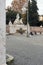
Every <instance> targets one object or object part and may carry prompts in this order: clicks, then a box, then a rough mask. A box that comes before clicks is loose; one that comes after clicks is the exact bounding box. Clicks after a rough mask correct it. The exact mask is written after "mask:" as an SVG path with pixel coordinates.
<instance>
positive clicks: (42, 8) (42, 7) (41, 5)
mask: <svg viewBox="0 0 43 65" xmlns="http://www.w3.org/2000/svg"><path fill="white" fill-rule="evenodd" d="M11 2H12V0H6V7H7V6H8V5H11ZM37 5H38V9H39V11H38V12H39V14H40V15H43V0H37Z"/></svg>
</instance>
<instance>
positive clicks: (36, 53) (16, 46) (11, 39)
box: [6, 35, 43, 65]
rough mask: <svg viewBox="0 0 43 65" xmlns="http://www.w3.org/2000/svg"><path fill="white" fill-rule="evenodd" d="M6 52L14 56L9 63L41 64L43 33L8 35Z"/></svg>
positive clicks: (42, 60) (42, 63) (42, 61)
mask: <svg viewBox="0 0 43 65" xmlns="http://www.w3.org/2000/svg"><path fill="white" fill-rule="evenodd" d="M6 52H7V54H10V55H12V56H13V57H14V62H13V63H12V64H10V65H43V35H33V36H31V37H29V38H27V37H26V36H23V35H20V36H19V35H8V36H6Z"/></svg>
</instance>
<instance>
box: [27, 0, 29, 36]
mask: <svg viewBox="0 0 43 65" xmlns="http://www.w3.org/2000/svg"><path fill="white" fill-rule="evenodd" d="M29 6H30V0H29V1H27V37H29V33H30V26H29Z"/></svg>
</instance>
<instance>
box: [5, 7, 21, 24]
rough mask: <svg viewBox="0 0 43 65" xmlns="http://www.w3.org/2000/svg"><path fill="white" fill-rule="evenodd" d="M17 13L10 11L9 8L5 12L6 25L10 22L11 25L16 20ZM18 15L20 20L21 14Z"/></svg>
mask: <svg viewBox="0 0 43 65" xmlns="http://www.w3.org/2000/svg"><path fill="white" fill-rule="evenodd" d="M17 13H18V12H15V11H14V10H11V8H8V9H7V12H6V24H9V21H10V20H11V22H12V24H13V22H14V20H15V19H16V15H17ZM19 15H20V18H21V14H19Z"/></svg>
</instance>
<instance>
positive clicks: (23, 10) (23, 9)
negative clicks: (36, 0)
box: [22, 0, 30, 37]
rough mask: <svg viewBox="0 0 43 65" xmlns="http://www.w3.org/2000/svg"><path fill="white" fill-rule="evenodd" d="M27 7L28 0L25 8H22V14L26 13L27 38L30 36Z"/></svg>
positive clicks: (28, 4)
mask: <svg viewBox="0 0 43 65" xmlns="http://www.w3.org/2000/svg"><path fill="white" fill-rule="evenodd" d="M29 6H30V0H27V7H25V6H24V7H23V8H22V14H25V13H26V11H27V35H26V36H27V37H29V34H30V26H29Z"/></svg>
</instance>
